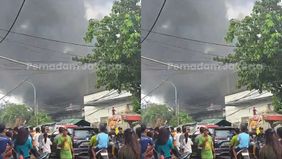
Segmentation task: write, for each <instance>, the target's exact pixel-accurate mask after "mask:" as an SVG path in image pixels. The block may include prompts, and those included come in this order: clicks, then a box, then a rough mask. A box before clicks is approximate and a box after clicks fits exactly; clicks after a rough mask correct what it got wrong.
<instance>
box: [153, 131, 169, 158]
mask: <svg viewBox="0 0 282 159" xmlns="http://www.w3.org/2000/svg"><path fill="white" fill-rule="evenodd" d="M172 142H173V141H172V138H170V132H169V130H168V129H167V128H165V127H163V128H160V130H159V135H158V139H157V141H156V146H155V147H156V150H157V152H158V154H159V156H161V158H165V159H171V151H172V148H173V143H172Z"/></svg>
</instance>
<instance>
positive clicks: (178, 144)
mask: <svg viewBox="0 0 282 159" xmlns="http://www.w3.org/2000/svg"><path fill="white" fill-rule="evenodd" d="M180 136H181V128H180V127H178V128H177V129H176V134H175V136H174V141H175V145H174V146H175V147H176V149H177V151H178V152H180Z"/></svg>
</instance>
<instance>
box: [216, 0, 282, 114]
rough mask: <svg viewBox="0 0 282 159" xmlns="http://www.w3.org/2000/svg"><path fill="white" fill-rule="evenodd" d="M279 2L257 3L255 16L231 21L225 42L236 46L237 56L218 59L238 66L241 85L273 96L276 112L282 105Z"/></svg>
mask: <svg viewBox="0 0 282 159" xmlns="http://www.w3.org/2000/svg"><path fill="white" fill-rule="evenodd" d="M279 3H280V0H261V1H257V2H255V5H254V7H253V10H252V13H251V14H250V16H246V17H245V18H244V19H242V20H235V19H232V20H231V21H230V25H229V29H228V32H227V35H226V37H225V40H226V41H227V42H229V43H235V46H236V48H235V49H234V52H235V53H234V54H230V55H229V56H227V57H225V58H216V60H217V61H221V62H223V63H237V64H238V68H239V69H238V75H239V77H240V79H239V82H238V83H239V86H247V88H248V89H258V90H260V92H261V91H262V90H267V91H270V92H272V93H273V95H274V96H275V100H274V102H273V104H274V105H275V106H276V108H275V110H280V109H281V108H282V105H281V104H279V103H281V102H282V70H281V68H282V67H281V66H282V45H281V42H282V8H281V6H280V5H279Z"/></svg>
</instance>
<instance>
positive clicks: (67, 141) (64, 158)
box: [58, 129, 73, 159]
mask: <svg viewBox="0 0 282 159" xmlns="http://www.w3.org/2000/svg"><path fill="white" fill-rule="evenodd" d="M58 146H59V147H61V150H60V159H72V158H73V146H72V139H71V137H70V136H69V135H68V130H67V129H64V131H63V135H61V136H59V138H58Z"/></svg>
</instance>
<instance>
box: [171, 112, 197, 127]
mask: <svg viewBox="0 0 282 159" xmlns="http://www.w3.org/2000/svg"><path fill="white" fill-rule="evenodd" d="M178 118H179V125H182V124H185V123H190V122H192V121H193V119H192V118H191V117H190V116H189V115H188V114H187V113H185V112H179V115H178V116H173V117H172V118H171V119H170V121H169V125H171V126H174V127H175V126H178Z"/></svg>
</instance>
